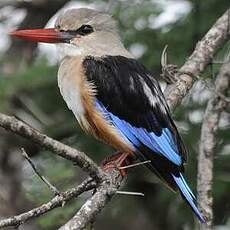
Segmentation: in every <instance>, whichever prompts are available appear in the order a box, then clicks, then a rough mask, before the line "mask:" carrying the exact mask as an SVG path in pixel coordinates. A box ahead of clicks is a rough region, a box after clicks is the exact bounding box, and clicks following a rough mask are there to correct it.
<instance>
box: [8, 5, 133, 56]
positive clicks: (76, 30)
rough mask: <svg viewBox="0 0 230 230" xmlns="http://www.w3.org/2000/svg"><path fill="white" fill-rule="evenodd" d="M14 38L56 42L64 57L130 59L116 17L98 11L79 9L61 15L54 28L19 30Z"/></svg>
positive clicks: (13, 33)
mask: <svg viewBox="0 0 230 230" xmlns="http://www.w3.org/2000/svg"><path fill="white" fill-rule="evenodd" d="M11 35H12V36H14V37H18V38H21V39H26V40H30V41H34V42H45V43H54V44H56V45H57V47H58V49H59V51H60V53H61V57H62V58H64V57H66V56H79V55H82V56H86V55H92V56H103V55H124V56H129V53H128V51H127V50H126V49H125V48H124V47H123V45H122V43H121V41H120V37H119V35H118V32H117V29H116V23H115V21H114V20H113V18H112V17H111V16H110V15H108V14H105V13H100V12H98V11H96V10H92V9H87V8H80V9H70V10H67V11H65V12H64V13H62V14H61V15H60V16H59V17H58V18H57V20H56V23H55V27H54V28H48V29H32V30H18V31H15V32H12V33H11Z"/></svg>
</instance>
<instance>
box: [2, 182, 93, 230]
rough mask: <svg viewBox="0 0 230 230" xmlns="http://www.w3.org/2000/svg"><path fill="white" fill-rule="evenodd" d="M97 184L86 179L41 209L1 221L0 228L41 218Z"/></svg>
mask: <svg viewBox="0 0 230 230" xmlns="http://www.w3.org/2000/svg"><path fill="white" fill-rule="evenodd" d="M95 186H96V184H95V183H94V182H92V179H91V178H90V179H86V180H85V181H83V182H82V183H81V184H80V185H79V186H77V187H76V188H72V189H69V190H67V191H66V192H63V193H61V194H60V195H57V196H55V197H54V198H53V199H52V200H50V201H49V202H47V203H45V204H43V205H41V206H40V207H37V208H34V209H32V210H30V211H28V212H25V213H22V214H20V215H17V216H13V217H10V218H8V219H4V220H0V228H3V227H7V226H19V225H21V224H22V223H24V222H26V221H27V220H29V219H31V218H35V217H38V216H41V215H43V214H45V213H47V212H49V211H51V210H53V209H54V208H57V207H62V206H63V205H64V204H65V203H66V202H68V201H70V200H72V199H73V198H76V197H78V196H79V195H81V194H82V193H83V192H85V191H88V190H91V189H92V188H94V187H95Z"/></svg>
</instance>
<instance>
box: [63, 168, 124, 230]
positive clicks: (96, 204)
mask: <svg viewBox="0 0 230 230" xmlns="http://www.w3.org/2000/svg"><path fill="white" fill-rule="evenodd" d="M122 179H123V178H122V177H121V175H120V173H119V171H117V170H113V171H110V173H109V177H108V178H107V179H106V180H104V182H103V183H102V184H101V185H100V186H99V187H98V188H97V191H96V192H95V194H94V195H93V196H92V197H91V198H90V199H88V200H87V201H86V202H85V204H84V205H83V206H82V207H81V208H80V210H79V211H78V212H77V213H76V214H75V215H74V216H73V218H72V219H71V220H69V221H68V222H67V223H66V224H65V225H63V226H62V227H61V228H60V229H59V230H69V229H71V230H74V229H79V230H81V229H85V228H86V226H87V225H89V224H90V223H91V222H92V221H94V219H95V217H96V216H97V214H98V213H100V212H101V210H102V209H103V207H104V206H105V205H106V204H107V203H108V202H109V201H110V199H111V198H112V196H113V195H114V194H115V193H116V191H117V190H118V188H119V187H120V186H121V182H122Z"/></svg>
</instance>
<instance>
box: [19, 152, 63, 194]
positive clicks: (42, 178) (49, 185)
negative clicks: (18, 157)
mask: <svg viewBox="0 0 230 230" xmlns="http://www.w3.org/2000/svg"><path fill="white" fill-rule="evenodd" d="M21 151H22V155H23V157H25V159H26V160H27V161H28V162H29V164H30V165H31V167H32V168H33V170H34V172H35V173H36V174H37V176H38V177H39V178H40V179H41V180H42V181H43V182H44V183H45V184H46V185H47V186H48V188H49V189H50V190H51V191H52V192H53V193H54V195H55V196H60V195H61V192H60V191H58V189H57V188H56V187H55V186H54V185H52V184H51V183H50V182H49V181H48V180H47V179H46V178H45V177H44V176H42V175H41V173H40V172H39V171H38V169H37V167H36V166H35V164H34V163H33V161H32V160H31V159H30V157H29V156H28V154H27V153H26V151H25V149H24V148H21Z"/></svg>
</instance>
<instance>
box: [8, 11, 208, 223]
mask: <svg viewBox="0 0 230 230" xmlns="http://www.w3.org/2000/svg"><path fill="white" fill-rule="evenodd" d="M11 35H12V36H14V37H17V38H21V39H26V40H30V41H34V42H45V43H53V44H56V46H57V49H58V51H59V54H60V66H59V70H58V86H59V88H60V92H61V95H62V96H63V98H64V100H65V102H66V104H67V106H68V108H69V109H70V110H71V111H72V112H73V114H74V115H75V117H76V119H77V121H78V123H79V125H80V126H81V128H82V129H84V130H85V131H86V132H87V133H90V134H92V135H93V136H94V137H96V138H97V139H99V140H101V141H103V142H105V143H106V144H108V145H110V146H112V147H114V148H115V149H116V150H118V151H120V152H121V153H124V154H126V155H125V156H127V157H128V156H132V157H136V158H137V159H139V161H141V162H145V161H147V162H148V163H146V166H147V167H148V168H149V169H150V170H151V171H152V172H153V173H154V174H155V175H156V176H157V177H158V178H159V179H160V180H161V181H163V182H164V184H166V185H167V186H168V187H169V188H171V190H173V191H175V192H178V191H179V193H180V194H181V196H182V198H183V199H184V200H185V201H186V202H187V204H188V205H189V206H190V207H191V209H192V211H193V212H194V213H195V215H196V216H197V217H198V219H199V220H200V222H201V223H205V217H204V216H203V215H202V213H201V212H200V210H199V209H198V206H197V200H196V197H195V195H194V194H193V192H192V190H191V189H190V187H189V185H188V184H187V182H186V180H185V178H184V175H183V174H184V164H185V163H186V161H187V149H186V147H185V144H184V143H183V140H182V138H181V136H180V134H179V132H178V130H177V127H176V125H175V123H174V121H173V119H172V116H171V113H170V109H169V106H168V104H167V102H166V99H165V97H164V94H163V92H162V90H161V88H160V85H159V82H158V81H157V79H156V78H155V77H154V76H153V74H152V73H151V71H149V70H148V69H147V68H146V67H145V66H144V65H142V64H141V63H140V62H139V61H138V60H137V59H135V57H134V56H133V55H132V54H131V53H130V52H129V51H128V50H127V49H126V48H125V47H124V45H123V43H122V41H121V38H120V35H119V32H118V29H117V25H116V21H115V20H114V19H113V18H112V17H111V16H110V15H109V14H107V13H104V12H99V11H97V10H93V9H88V8H78V9H69V10H66V11H64V12H62V13H61V14H60V15H59V16H58V18H57V20H56V22H55V26H54V28H46V29H30V30H18V31H14V32H12V33H11ZM125 158H126V157H124V159H125Z"/></svg>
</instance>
